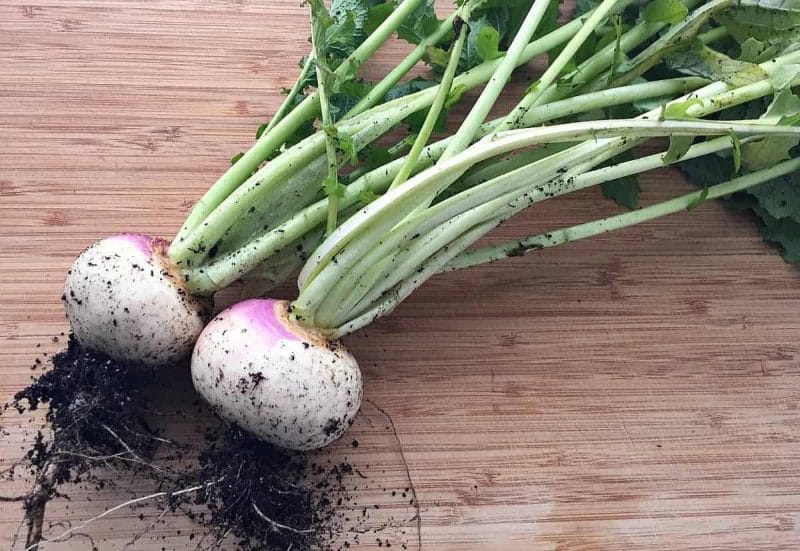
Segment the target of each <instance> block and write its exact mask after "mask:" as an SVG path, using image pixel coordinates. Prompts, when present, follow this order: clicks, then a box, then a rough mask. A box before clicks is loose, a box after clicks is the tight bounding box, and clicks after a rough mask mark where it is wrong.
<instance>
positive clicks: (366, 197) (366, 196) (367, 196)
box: [358, 189, 380, 205]
mask: <svg viewBox="0 0 800 551" xmlns="http://www.w3.org/2000/svg"><path fill="white" fill-rule="evenodd" d="M378 197H380V195H377V194H376V193H375V192H374V191H372V190H369V189H365V190H364V191H362V192H361V193H359V194H358V200H359V202H361V204H363V205H369V204H370V203H372V202H373V201H374V200H375V199H377V198H378Z"/></svg>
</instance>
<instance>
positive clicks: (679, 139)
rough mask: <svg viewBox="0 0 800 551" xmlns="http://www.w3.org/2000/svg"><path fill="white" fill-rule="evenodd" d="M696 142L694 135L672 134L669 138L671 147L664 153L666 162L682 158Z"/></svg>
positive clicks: (669, 162)
mask: <svg viewBox="0 0 800 551" xmlns="http://www.w3.org/2000/svg"><path fill="white" fill-rule="evenodd" d="M692 143H694V136H672V137H671V138H670V139H669V149H668V150H667V152H666V153H665V154H664V164H665V165H667V164H671V163H674V162H675V161H677V160H679V159H681V157H683V156H684V155H686V152H687V151H689V148H690V147H692Z"/></svg>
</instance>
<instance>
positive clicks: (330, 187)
mask: <svg viewBox="0 0 800 551" xmlns="http://www.w3.org/2000/svg"><path fill="white" fill-rule="evenodd" d="M322 189H323V190H324V191H325V195H327V196H328V197H334V196H335V197H340V198H341V197H344V190H345V187H344V186H343V185H342V184H341V183H340V182H339V181H338V179H337V178H335V177H327V178H325V180H323V182H322Z"/></svg>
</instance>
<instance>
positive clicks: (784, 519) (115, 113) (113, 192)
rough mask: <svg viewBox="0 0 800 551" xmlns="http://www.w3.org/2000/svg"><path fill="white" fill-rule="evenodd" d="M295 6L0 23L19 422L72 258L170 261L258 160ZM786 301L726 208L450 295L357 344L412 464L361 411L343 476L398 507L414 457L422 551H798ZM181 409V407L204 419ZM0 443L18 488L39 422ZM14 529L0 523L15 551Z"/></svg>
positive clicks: (180, 396)
mask: <svg viewBox="0 0 800 551" xmlns="http://www.w3.org/2000/svg"><path fill="white" fill-rule="evenodd" d="M299 4H300V2H299V1H296V0H273V1H270V2H263V1H262V2H258V1H255V0H150V1H148V2H140V1H133V0H103V1H93V0H57V1H54V2H47V3H41V2H37V1H36V0H31V1H30V2H24V3H23V2H18V1H14V0H0V130H1V131H2V138H0V291H2V299H0V300H2V308H0V342H2V344H1V345H0V395H2V397H3V398H4V399H6V397H9V396H11V395H12V394H13V393H14V392H15V391H17V390H19V389H20V388H22V387H23V386H24V385H25V384H26V383H27V382H28V380H29V377H30V375H31V372H30V370H29V366H30V364H31V363H32V361H33V358H34V357H35V356H36V354H38V353H40V352H41V351H48V352H52V351H55V350H57V349H58V348H59V346H60V343H53V342H52V341H51V337H52V336H53V335H57V334H58V333H59V332H61V331H65V330H66V325H65V322H64V319H63V314H62V308H61V305H60V303H59V296H60V294H61V291H60V286H61V282H62V276H63V273H64V271H65V269H66V267H67V266H68V264H69V262H70V260H71V258H73V257H74V255H75V254H77V253H78V252H79V251H80V250H81V249H82V248H83V247H85V246H86V245H88V244H89V243H90V242H92V241H94V240H95V239H97V238H99V237H101V236H104V235H107V234H111V233H114V232H118V231H122V230H135V231H142V232H148V233H152V234H156V235H163V236H169V235H172V234H173V233H174V232H175V231H176V230H177V228H178V226H179V224H180V221H181V218H182V216H183V215H184V214H185V213H186V211H187V209H188V207H189V206H190V205H191V202H192V201H193V200H195V199H196V198H197V197H198V196H199V195H200V194H201V192H202V190H203V189H204V188H206V187H207V186H208V185H209V184H210V183H211V182H212V181H213V180H214V179H215V177H216V175H218V174H219V173H220V171H221V170H223V169H224V167H225V165H226V163H227V160H228V159H229V158H230V157H231V155H232V154H233V153H235V152H236V151H239V150H241V149H244V148H246V147H247V146H248V144H250V143H251V140H252V136H253V132H254V130H255V128H256V127H257V125H258V124H259V123H261V122H263V121H264V120H265V119H266V118H268V115H269V114H270V113H272V112H273V111H274V110H275V109H276V108H277V106H278V104H279V102H280V99H281V98H280V96H279V95H278V94H277V93H276V91H277V90H278V89H279V88H280V87H281V86H286V85H289V84H290V83H291V80H292V79H293V78H294V76H295V74H296V68H295V61H296V59H298V57H299V56H300V55H301V54H302V53H304V52H305V50H306V49H307V45H306V42H305V37H306V35H307V23H306V15H305V13H304V9H303V8H302V6H300V5H299ZM399 51H400V48H387V49H386V51H384V52H383V53H382V56H381V60H382V61H381V63H375V64H373V65H372V66H371V67H370V68H369V69H368V71H372V72H374V73H379V72H380V71H381V70H382V68H385V67H387V66H388V65H389V64H391V62H392V60H393V59H396V58H397V56H398V55H399ZM646 183H647V191H646V193H645V199H646V200H647V201H652V200H655V199H658V198H663V197H667V196H671V195H674V194H675V193H677V192H679V191H680V190H683V189H685V186H686V185H685V184H684V183H682V181H681V179H680V177H679V175H678V174H677V173H676V172H673V171H667V170H664V171H660V172H658V173H655V174H652V175H651V176H649V177H648V178H647V180H646ZM612 211H613V208H612V207H611V206H610V205H608V204H606V203H603V202H602V201H601V200H599V199H598V196H597V194H596V193H581V194H575V195H574V196H570V197H566V198H563V199H559V200H558V201H557V202H556V201H554V202H552V204H547V205H542V206H541V207H537V208H536V209H534V210H532V211H531V212H529V213H526V214H525V215H524V216H522V217H520V218H519V219H518V220H516V221H515V222H514V223H513V224H509V225H507V226H504V227H503V228H502V229H501V230H500V231H499V232H498V234H497V235H499V236H505V237H509V236H511V235H516V234H519V233H521V232H523V231H525V232H528V231H529V230H532V229H546V228H552V227H556V226H559V225H562V224H564V223H568V222H572V221H578V220H585V219H587V218H589V217H595V216H598V215H600V214H603V213H607V212H612ZM798 289H800V276H799V275H798V272H797V271H796V269H793V268H791V267H789V266H787V265H786V264H784V263H783V262H782V261H781V259H780V258H779V256H778V255H777V254H775V252H774V251H772V250H770V249H768V248H767V247H766V246H765V245H764V244H762V243H761V241H760V240H759V238H758V236H757V234H756V232H755V230H754V228H753V226H752V223H751V221H750V220H749V219H748V218H747V217H746V216H742V215H738V214H733V213H730V212H727V211H726V210H725V209H724V208H723V207H722V206H720V205H716V204H714V205H707V206H703V207H702V208H701V209H698V210H697V211H696V212H694V213H692V214H688V213H685V214H680V215H676V216H674V217H671V218H668V219H666V220H661V221H658V222H655V223H651V224H647V225H646V226H643V227H640V228H634V229H630V230H626V231H624V232H621V233H618V234H615V235H611V236H605V237H602V238H600V239H596V240H594V241H591V242H583V243H576V244H572V245H568V246H565V247H562V248H558V249H554V250H548V251H546V252H543V253H541V254H537V255H535V256H530V257H527V258H524V259H515V260H513V261H509V262H506V263H504V264H498V265H494V266H489V267H484V268H480V269H476V270H473V271H471V272H469V273H457V274H452V275H448V276H442V277H437V278H435V279H434V280H432V281H431V282H430V283H429V284H428V285H426V286H425V287H423V288H422V289H421V290H420V291H419V292H418V293H417V294H416V295H415V296H414V297H412V298H411V299H410V300H408V301H407V302H406V303H405V304H403V305H402V306H401V307H400V308H399V309H398V310H397V311H396V313H394V314H393V315H392V316H391V317H390V318H388V319H385V320H383V321H381V322H379V323H377V324H375V325H374V326H373V327H371V328H369V329H368V330H367V331H364V332H363V333H361V334H358V335H355V336H353V337H352V338H349V339H348V344H349V345H350V346H351V347H352V348H353V350H354V351H355V353H356V354H357V356H358V357H359V358H360V361H361V363H362V366H363V368H364V373H365V377H366V395H367V397H368V398H369V399H370V400H371V401H372V402H374V404H375V405H377V406H379V407H380V408H382V409H383V410H385V412H386V413H388V414H389V415H391V417H392V419H393V421H394V424H395V428H396V430H397V436H398V441H396V440H395V439H394V435H393V433H392V432H391V431H389V430H388V429H387V428H386V427H387V426H388V422H387V421H386V419H385V418H384V417H383V415H382V414H381V413H380V411H379V410H377V409H376V407H375V406H373V405H371V404H367V405H365V408H364V412H363V415H362V417H361V419H360V420H359V426H358V427H357V428H356V430H355V432H354V434H356V435H357V437H358V438H359V439H360V440H361V442H362V445H361V446H360V447H359V448H358V450H350V451H347V449H346V445H345V444H343V445H342V446H340V448H338V449H337V450H335V451H334V454H336V453H339V454H344V453H347V454H349V456H350V457H351V458H353V460H354V461H357V462H359V464H371V470H370V477H371V482H370V484H371V485H372V486H371V487H370V488H366V487H363V488H361V489H360V490H359V492H361V495H360V496H359V499H361V500H362V501H363V502H370V500H372V501H376V500H380V499H383V498H382V497H381V495H382V493H381V492H382V490H381V487H386V488H388V487H402V486H404V485H405V484H406V482H405V470H404V467H403V464H402V461H401V459H402V458H401V457H400V455H399V452H400V449H401V448H400V446H399V444H400V443H401V444H402V451H403V455H404V456H405V459H406V462H407V466H408V469H409V473H410V476H411V477H412V479H413V481H414V483H415V487H416V491H417V495H418V499H419V501H420V504H421V507H422V533H421V541H422V542H423V548H424V549H426V550H442V551H444V550H452V551H472V550H481V551H488V550H498V551H499V550H507V549H536V550H539V549H542V550H558V551H567V550H569V551H578V550H617V549H629V550H653V549H655V550H667V549H669V550H672V549H687V550H689V549H691V550H701V549H702V550H706V549H708V550H711V549H713V550H717V551H719V550H735V549H736V550H753V549H763V550H778V549H781V550H794V549H798V548H800V526H799V525H800V474H798V473H799V471H800V409H799V408H800V364H799V363H798V359H799V358H800V346H798V335H800V294H798ZM287 292H288V291H287ZM38 344H42V348H37V345H38ZM181 375H183V374H176V375H175V377H176V379H177V380H182V377H181ZM178 384H180V383H178ZM181 388H182V389H183V390H181V391H175V393H174V394H173V395H171V397H169V398H168V401H169V400H172V401H176V402H181V401H184V402H185V401H187V400H190V393H189V390H188V388H187V387H186V384H185V380H184V382H183V386H182V387H181ZM0 422H1V423H2V426H3V428H4V429H5V430H6V431H8V433H7V434H6V435H5V436H4V437H3V438H2V441H0V459H2V461H3V462H4V463H5V464H8V463H10V462H11V461H12V460H13V459H14V458H16V457H18V455H19V453H20V449H21V446H22V445H23V440H24V439H25V432H24V429H25V428H26V426H28V425H27V419H23V420H22V421H20V419H19V418H18V417H14V416H9V415H6V416H3V417H2V418H0ZM174 423H175V424H176V425H177V426H178V429H179V430H181V431H184V433H185V434H191V431H192V430H193V429H192V426H191V423H190V422H188V421H177V420H175V421H174ZM15 490H19V484H17V485H16V487H15V486H14V485H13V484H11V485H7V484H6V485H3V487H2V489H1V490H0V492H1V493H3V494H4V495H8V494H10V493H13V492H14V491H15ZM134 490H142V491H145V490H146V489H144V488H139V487H138V486H136V485H135V484H134V486H132V487H131V490H130V491H134ZM383 495H385V492H383ZM129 496H130V494H129V491H128V490H126V491H125V492H118V493H114V492H112V491H105V492H101V493H100V494H95V495H93V494H90V493H87V492H82V491H81V490H76V493H74V494H73V500H72V501H71V502H69V503H67V504H60V505H56V506H54V507H53V508H52V509H51V515H50V518H51V519H52V520H55V521H60V520H64V519H71V520H72V521H73V522H80V520H81V519H85V518H88V517H89V516H91V515H92V514H96V513H98V512H100V511H102V510H103V507H109V506H112V505H114V504H116V503H118V502H120V501H123V500H124V499H127V498H128V497H129ZM90 498H91V499H92V500H91V501H88V499H90ZM391 508H393V510H394V511H395V513H396V516H397V517H398V518H401V517H402V518H404V519H406V520H408V517H410V515H413V509H412V508H409V507H408V506H407V504H403V503H400V502H399V501H398V502H395V503H394V505H392V507H390V509H391ZM139 512H140V511H126V512H121V513H120V514H119V515H116V516H115V517H113V518H112V519H104V520H103V521H100V522H98V523H97V524H96V525H95V526H94V528H93V529H92V531H91V533H92V535H93V536H94V537H95V538H101V539H98V540H97V541H98V545H99V548H100V549H103V550H105V549H119V548H122V547H123V545H124V543H125V542H126V541H128V540H129V539H130V536H131V533H132V530H133V529H134V528H133V526H134V524H135V523H137V522H138V520H137V517H138V515H139ZM144 512H146V513H147V515H153V514H154V513H153V511H149V510H145V511H144ZM20 516H21V513H20V510H19V506H18V504H14V503H11V504H9V503H0V547H2V548H9V547H10V542H11V537H12V534H13V532H14V531H15V530H16V528H17V525H18V522H19V519H20ZM147 518H148V519H149V518H151V517H150V516H148V517H147ZM61 529H63V527H55V528H53V529H52V531H51V532H50V533H51V534H57V533H58V532H59V531H60V530H61ZM189 529H191V526H190V525H189V523H188V521H186V520H185V519H180V518H178V517H175V518H173V519H171V520H170V521H169V522H167V523H166V524H162V525H158V526H157V527H156V528H155V529H154V531H153V533H152V534H151V536H153V537H151V538H143V539H142V540H140V541H138V542H137V543H136V544H135V546H134V547H133V548H134V549H143V550H149V549H161V548H162V547H166V548H168V549H189V548H191V547H189V545H190V544H189V543H188V541H187V539H186V537H185V534H186V530H189ZM178 530H183V531H184V532H183V535H180V534H177V531H178ZM391 530H392V532H391V534H390V535H389V536H386V538H387V539H389V538H392V540H393V541H397V542H402V543H404V544H406V545H407V546H408V548H410V549H415V548H416V547H417V534H416V532H415V530H416V527H415V523H414V522H413V521H412V522H406V521H403V522H401V523H399V524H398V527H396V528H392V529H391ZM381 537H384V536H381ZM158 538H163V539H158ZM361 541H362V544H361V545H360V546H358V547H359V548H364V549H374V548H376V542H375V538H369V537H366V536H365V537H363V538H362V539H361ZM89 547H90V546H89V544H88V543H87V540H85V539H75V540H72V541H69V542H66V543H63V544H54V545H50V546H46V547H44V548H45V549H76V550H77V549H88V548H89Z"/></svg>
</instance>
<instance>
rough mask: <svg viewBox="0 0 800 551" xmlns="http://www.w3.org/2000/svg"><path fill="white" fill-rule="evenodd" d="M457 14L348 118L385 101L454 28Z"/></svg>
mask: <svg viewBox="0 0 800 551" xmlns="http://www.w3.org/2000/svg"><path fill="white" fill-rule="evenodd" d="M456 15H457V14H456V13H455V12H454V13H452V14H450V16H449V17H448V18H447V19H445V20H444V21H442V23H441V24H440V25H439V28H438V29H436V32H434V33H433V34H431V35H429V36H427V37H425V40H423V41H422V42H420V43H419V44H418V45H417V47H416V48H414V49H413V50H412V51H411V52H410V53H409V54H408V55H407V56H406V57H405V58H403V61H401V62H400V63H399V64H398V65H397V66H396V67H395V68H394V69H392V70H391V71H390V72H389V74H388V75H386V76H385V77H384V78H383V79H381V81H380V82H379V83H378V84H376V85H375V86H374V87H373V88H372V90H370V91H369V92H368V93H367V95H366V96H364V97H363V98H362V99H361V100H360V101H359V102H358V103H357V104H356V105H355V106H354V107H353V108H352V109H351V110H350V111H349V112H348V113H347V118H349V117H354V116H356V115H360V114H361V113H363V112H364V111H366V110H367V109H369V108H370V107H372V106H373V105H376V104H378V103H379V102H381V101H383V99H384V98H385V97H386V94H387V93H388V92H389V90H391V89H392V87H393V86H394V85H395V84H397V83H398V82H400V80H401V79H402V78H403V77H404V76H406V75H407V74H408V72H409V71H410V70H411V69H413V68H414V66H416V64H417V63H419V61H420V60H421V59H422V58H423V57H424V56H425V52H426V51H427V49H428V47H430V46H435V45H436V44H438V43H439V42H441V41H442V39H443V38H444V37H445V36H446V35H447V33H449V32H450V31H451V30H452V28H453V22H454V21H455V18H456Z"/></svg>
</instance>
